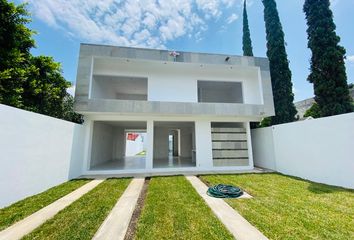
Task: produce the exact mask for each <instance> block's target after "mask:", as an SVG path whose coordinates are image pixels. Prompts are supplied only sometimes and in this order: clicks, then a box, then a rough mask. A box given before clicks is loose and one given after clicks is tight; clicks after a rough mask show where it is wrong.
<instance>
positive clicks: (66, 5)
mask: <svg viewBox="0 0 354 240" xmlns="http://www.w3.org/2000/svg"><path fill="white" fill-rule="evenodd" d="M22 1H28V2H29V4H30V7H31V12H32V13H33V15H34V16H35V17H37V18H39V19H40V20H42V21H43V22H45V23H47V24H48V25H49V26H51V27H56V28H59V29H62V30H63V31H65V32H66V34H68V35H69V36H71V37H73V38H76V39H78V40H80V41H86V42H93V43H106V44H115V45H122V46H144V47H153V48H165V44H166V43H167V42H168V41H171V40H173V39H176V38H179V37H182V36H185V35H186V36H190V37H192V38H195V40H200V39H202V37H203V36H202V34H203V32H204V31H205V30H206V29H207V21H209V20H217V19H219V18H220V16H222V15H223V10H224V9H226V8H230V7H232V6H234V5H235V4H241V2H242V1H241V0H175V1H166V0H126V1H123V0H99V1H97V0H75V1H72V0H22ZM225 18H226V17H225ZM236 19H237V15H236V14H232V15H231V16H229V18H227V22H229V23H231V22H233V21H235V20H236Z"/></svg>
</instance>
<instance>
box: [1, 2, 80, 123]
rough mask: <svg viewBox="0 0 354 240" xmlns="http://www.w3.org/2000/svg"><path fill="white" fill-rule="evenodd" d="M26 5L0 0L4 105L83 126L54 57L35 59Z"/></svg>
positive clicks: (67, 83)
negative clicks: (27, 25) (31, 51)
mask: <svg viewBox="0 0 354 240" xmlns="http://www.w3.org/2000/svg"><path fill="white" fill-rule="evenodd" d="M30 21H31V20H30V18H29V13H28V12H27V10H26V5H25V4H20V5H17V6H16V5H15V4H14V3H9V2H7V1H6V0H0V103H1V104H6V105H10V106H14V107H19V108H22V109H25V110H29V111H33V112H37V113H41V114H45V115H48V116H52V117H56V118H61V119H64V120H68V121H74V122H78V123H82V116H81V115H78V114H76V113H74V111H73V100H72V99H70V97H68V94H67V92H66V89H67V88H68V87H69V86H70V82H68V81H66V80H65V78H64V77H63V76H62V70H61V66H60V64H59V63H57V62H55V61H54V59H53V58H52V57H47V56H32V55H31V53H30V49H31V48H32V47H34V46H35V43H34V40H33V38H32V35H33V33H34V32H33V31H31V30H30V29H29V28H27V27H26V24H27V23H29V22H30Z"/></svg>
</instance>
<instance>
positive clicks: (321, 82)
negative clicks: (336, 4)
mask: <svg viewBox="0 0 354 240" xmlns="http://www.w3.org/2000/svg"><path fill="white" fill-rule="evenodd" d="M329 7H330V2H329V0H306V1H305V4H304V9H303V10H304V12H305V14H306V20H307V25H308V29H307V34H308V47H309V48H310V49H311V51H312V57H311V73H310V75H309V77H308V81H309V82H310V83H313V86H314V92H315V101H316V103H317V104H318V107H319V111H320V115H321V116H322V117H325V116H332V115H336V114H342V113H348V112H351V111H352V106H351V103H350V101H351V98H350V95H349V89H348V85H347V75H346V72H345V65H344V58H345V49H344V48H343V47H342V46H340V45H339V41H340V38H339V37H338V36H337V34H336V32H335V30H336V25H335V24H334V22H333V13H332V11H331V10H330V8H329Z"/></svg>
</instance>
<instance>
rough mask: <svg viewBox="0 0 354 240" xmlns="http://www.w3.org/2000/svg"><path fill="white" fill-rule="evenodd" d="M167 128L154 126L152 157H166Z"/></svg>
mask: <svg viewBox="0 0 354 240" xmlns="http://www.w3.org/2000/svg"><path fill="white" fill-rule="evenodd" d="M168 134H169V129H168V128H162V127H154V155H153V156H154V158H168Z"/></svg>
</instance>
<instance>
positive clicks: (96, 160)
mask: <svg viewBox="0 0 354 240" xmlns="http://www.w3.org/2000/svg"><path fill="white" fill-rule="evenodd" d="M145 140H146V122H124V121H116V122H115V121H96V122H94V125H93V134H92V145H91V146H92V147H91V161H90V170H126V169H144V168H145V163H146V143H145Z"/></svg>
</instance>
